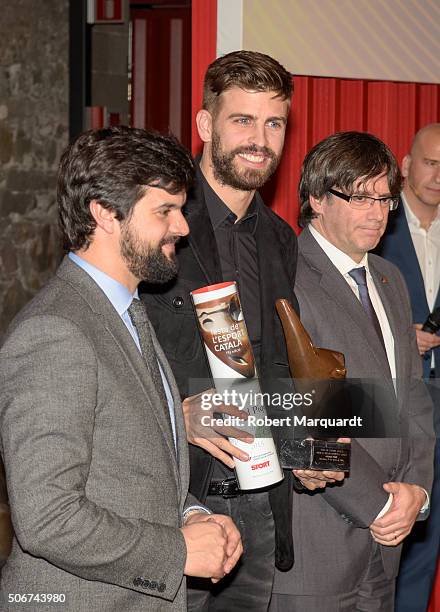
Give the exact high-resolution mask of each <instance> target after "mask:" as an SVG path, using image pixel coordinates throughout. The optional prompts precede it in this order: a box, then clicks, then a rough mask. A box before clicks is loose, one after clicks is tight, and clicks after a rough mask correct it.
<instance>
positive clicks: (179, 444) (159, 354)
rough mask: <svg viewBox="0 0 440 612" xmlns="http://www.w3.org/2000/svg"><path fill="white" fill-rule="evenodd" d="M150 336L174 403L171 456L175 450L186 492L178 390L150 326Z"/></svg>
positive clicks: (185, 450) (182, 429)
mask: <svg viewBox="0 0 440 612" xmlns="http://www.w3.org/2000/svg"><path fill="white" fill-rule="evenodd" d="M151 335H152V338H153V344H154V348H155V350H156V354H157V358H158V359H159V362H160V365H161V367H162V369H163V371H164V374H165V376H166V379H167V381H168V385H169V387H170V390H171V395H172V397H173V403H174V422H175V426H176V447H177V449H175V448H174V442H173V440H172V442H173V449H172V450H173V454H175V453H176V450H177V461H178V463H179V471H178V473H179V475H180V481H181V487H182V490H184V491H186V490H187V488H188V483H189V467H188V446H187V443H186V429H185V422H184V419H183V413H182V410H181V399H180V393H179V389H178V387H177V384H176V381H175V378H174V374H173V372H172V370H171V367H170V365H169V363H168V360H167V358H166V356H165V353H164V352H163V350H162V347H161V346H160V344H159V341H158V340H157V338H156V334H155V332H154V329H153V326H151Z"/></svg>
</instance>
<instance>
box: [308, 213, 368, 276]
mask: <svg viewBox="0 0 440 612" xmlns="http://www.w3.org/2000/svg"><path fill="white" fill-rule="evenodd" d="M308 227H309V230H310V233H311V234H312V236H313V237H314V238H315V240H316V242H317V243H318V244H319V246H320V247H321V249H322V250H323V251H324V253H325V254H326V255H327V257H328V258H329V259H330V260H331V262H332V264H333V265H334V266H335V267H336V268H337V269H338V270H339V272H340V273H341V274H342V275H343V276H345V275H346V274H348V273H349V272H350V270H353V268H362V267H363V268H365V269H366V271H367V272H368V273H370V270H369V267H368V253H365V255H364V256H363V258H362V260H361V261H360V262H359V263H357V262H356V261H354V260H353V259H352V258H351V257H350V256H349V255H347V253H344V252H343V251H341V250H340V249H338V247H336V246H335V245H334V244H332V243H331V242H329V241H328V240H327V238H324V236H323V235H322V234H320V233H319V232H318V230H317V229H316V228H315V227H313V225H312V224H309V226H308Z"/></svg>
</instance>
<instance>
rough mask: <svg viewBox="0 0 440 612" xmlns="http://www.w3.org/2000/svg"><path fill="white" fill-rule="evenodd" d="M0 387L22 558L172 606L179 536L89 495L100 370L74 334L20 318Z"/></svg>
mask: <svg viewBox="0 0 440 612" xmlns="http://www.w3.org/2000/svg"><path fill="white" fill-rule="evenodd" d="M78 381H81V384H80V385H78ZM0 384H1V387H0V388H1V395H0V432H1V441H2V449H3V454H4V460H5V468H6V472H7V482H8V491H9V496H10V504H11V511H12V519H13V524H14V529H15V533H16V537H17V540H18V542H19V544H20V546H21V547H22V548H23V550H25V551H26V552H28V553H30V554H32V555H34V556H36V557H42V558H43V559H45V560H47V561H48V562H50V563H52V564H54V565H56V566H58V567H60V568H62V569H64V570H65V571H67V572H70V573H72V574H74V575H76V576H79V577H81V578H84V579H87V580H98V581H102V582H107V583H111V584H115V585H118V586H121V587H125V588H128V589H134V590H137V591H140V592H142V593H145V590H144V589H143V587H142V584H141V583H142V580H141V581H140V582H139V580H136V578H137V577H148V578H150V579H154V580H155V581H157V583H158V584H160V585H161V589H162V590H160V589H159V590H156V591H155V594H157V596H159V597H161V598H163V599H165V600H173V599H174V597H175V595H176V593H177V591H178V589H179V587H180V585H181V582H182V577H183V569H184V565H185V561H186V547H185V542H184V538H183V535H182V533H181V531H180V530H179V529H178V528H177V527H171V526H167V525H163V524H159V523H153V522H149V521H147V520H144V519H141V518H131V517H127V516H119V515H118V514H116V513H115V512H113V511H110V510H108V509H106V508H105V507H102V506H100V505H99V504H98V503H95V502H94V501H92V500H91V499H89V498H88V496H87V480H88V473H89V469H90V463H91V459H92V452H93V434H94V417H95V409H96V404H97V392H98V362H97V357H96V355H95V353H94V350H93V348H92V346H91V344H90V343H89V342H88V340H87V339H86V338H85V336H84V335H83V334H82V333H81V331H80V330H79V329H78V328H77V327H76V326H75V325H74V324H73V323H71V322H70V321H67V320H65V319H63V318H61V317H54V316H38V317H33V318H31V319H27V320H25V321H24V322H22V323H21V324H20V325H19V326H18V327H17V328H15V330H14V331H12V333H11V335H10V336H9V337H8V338H7V340H6V342H5V344H4V346H3V348H2V350H1V352H0ZM146 503H148V502H146Z"/></svg>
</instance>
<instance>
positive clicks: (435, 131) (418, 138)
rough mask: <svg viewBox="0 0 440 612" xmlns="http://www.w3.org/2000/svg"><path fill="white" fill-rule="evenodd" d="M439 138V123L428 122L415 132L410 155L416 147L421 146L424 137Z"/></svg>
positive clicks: (415, 150)
mask: <svg viewBox="0 0 440 612" xmlns="http://www.w3.org/2000/svg"><path fill="white" fill-rule="evenodd" d="M439 138H440V123H429V124H428V125H425V126H424V127H422V128H420V130H419V131H418V132H417V134H416V135H415V136H414V138H413V141H412V143H411V149H410V153H409V154H410V155H413V154H414V152H417V149H418V147H423V143H424V142H425V140H426V139H428V140H429V139H434V140H435V139H439Z"/></svg>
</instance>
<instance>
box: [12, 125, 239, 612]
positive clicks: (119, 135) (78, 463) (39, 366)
mask: <svg viewBox="0 0 440 612" xmlns="http://www.w3.org/2000/svg"><path fill="white" fill-rule="evenodd" d="M192 178H193V162H192V160H191V158H190V156H189V154H188V152H187V151H186V150H185V149H184V148H183V147H182V146H181V145H179V143H178V142H177V141H176V140H175V139H173V138H168V137H164V136H160V135H156V134H151V133H148V132H146V131H145V130H139V129H135V128H128V127H122V126H121V127H114V128H108V129H102V130H97V131H90V132H86V133H85V134H82V135H81V136H79V137H78V138H77V140H76V141H75V142H74V143H73V144H72V145H71V146H70V147H68V149H67V150H66V151H65V153H64V154H63V157H62V159H61V164H60V170H59V175H58V206H59V214H60V221H61V229H62V232H63V238H64V244H65V247H66V250H67V251H69V254H68V255H67V256H66V257H65V259H64V261H63V262H62V263H61V266H60V267H59V269H58V271H57V272H56V274H55V276H54V278H53V279H52V280H51V281H50V282H49V283H48V284H47V286H46V287H44V288H43V289H42V290H41V291H40V292H39V293H38V294H37V296H36V297H35V298H34V299H33V300H32V301H31V302H30V303H29V305H28V306H26V308H24V309H23V310H22V311H21V312H20V313H19V314H18V316H17V317H16V318H15V319H14V321H13V322H12V324H11V326H10V328H9V330H8V333H7V334H6V337H5V339H4V343H3V346H2V348H1V351H0V435H1V445H0V450H1V453H2V456H3V458H4V464H5V469H6V478H7V486H8V493H9V498H10V506H11V513H12V521H13V525H14V530H15V536H14V540H13V547H12V553H11V555H10V556H9V558H8V560H7V562H6V565H5V566H4V567H3V569H2V576H1V593H2V597H3V598H4V600H3V601H2V603H1V609H2V610H14V611H15V610H29V609H31V610H48V609H54V604H56V605H55V607H56V609H62V610H66V611H69V612H80V611H86V610H87V611H88V612H89V611H96V612H98V611H99V612H101V611H102V610H106V611H109V612H121V611H122V610H124V611H139V612H140V611H141V610H142V611H145V610H151V611H153V610H161V611H162V612H163V611H165V610H170V611H175V612H181V611H182V610H185V609H186V588H185V577H184V575H190V576H203V577H207V578H211V579H213V580H214V581H218V580H219V579H221V578H222V577H223V576H224V575H225V574H227V573H228V572H230V571H231V570H232V568H233V567H234V565H235V563H236V562H237V560H238V558H239V556H240V553H241V550H242V547H241V541H240V536H239V533H238V530H237V529H236V527H235V526H234V525H233V523H232V521H231V519H230V518H229V517H226V516H219V515H215V514H210V513H209V511H208V510H207V509H206V508H204V507H202V506H201V505H200V504H199V503H198V502H197V501H196V500H195V499H194V498H193V497H191V496H188V482H189V465H188V448H187V443H186V436H185V427H184V421H183V415H182V412H181V405H180V399H179V394H178V391H177V387H176V385H175V382H174V377H173V375H172V372H171V369H170V367H169V365H168V363H167V360H166V358H165V356H164V354H163V352H162V350H161V348H160V345H159V344H158V342H157V340H156V337H155V335H154V332H153V331H152V329H151V325H150V323H149V321H148V317H147V315H146V312H145V308H144V307H143V304H142V302H141V301H140V300H139V298H138V294H137V286H138V283H139V282H140V280H141V279H144V280H148V281H150V282H153V283H163V282H165V281H167V280H169V279H170V278H172V277H173V276H174V275H175V274H176V270H177V267H176V261H175V258H174V249H175V244H176V242H177V241H178V240H179V238H180V237H182V236H185V235H186V234H187V233H188V226H187V223H186V221H185V219H184V218H183V215H182V206H183V204H184V203H185V199H186V189H187V188H188V186H189V185H190V183H191V180H192Z"/></svg>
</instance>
